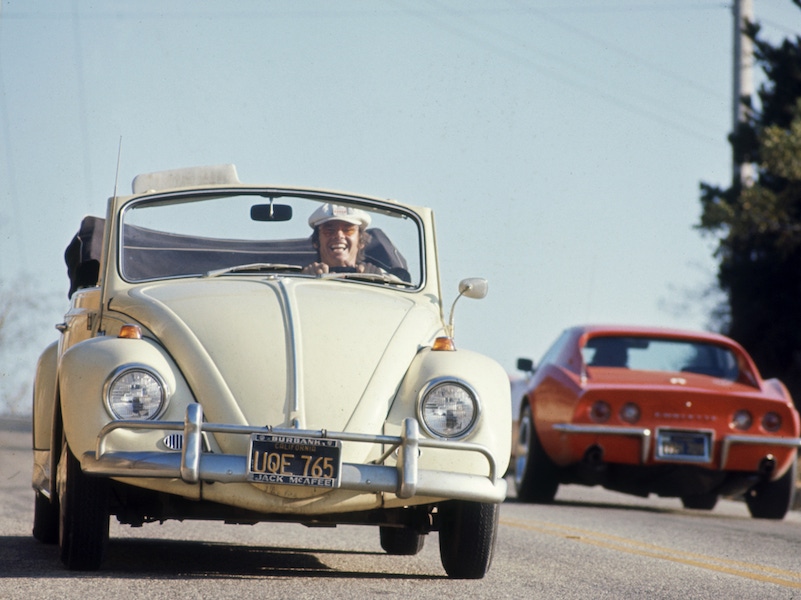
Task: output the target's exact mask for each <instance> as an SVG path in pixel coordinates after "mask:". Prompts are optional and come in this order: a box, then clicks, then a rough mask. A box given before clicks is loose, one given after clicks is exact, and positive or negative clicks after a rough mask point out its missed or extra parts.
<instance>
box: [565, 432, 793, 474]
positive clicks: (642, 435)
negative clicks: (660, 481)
mask: <svg viewBox="0 0 801 600" xmlns="http://www.w3.org/2000/svg"><path fill="white" fill-rule="evenodd" d="M553 429H554V431H558V432H560V433H565V434H592V435H604V436H621V437H633V438H639V440H640V462H641V463H642V464H645V463H646V462H647V461H648V457H649V456H650V455H651V447H652V445H653V444H652V441H651V440H652V439H654V432H653V431H652V430H651V429H649V428H647V427H625V426H615V425H579V424H573V423H557V424H555V425H553ZM668 429H674V428H668ZM738 445H752V446H756V445H764V446H775V447H777V448H801V438H797V437H795V438H793V437H778V436H769V435H726V436H724V437H723V439H722V441H721V452H720V470H721V471H725V470H726V467H727V466H728V462H729V451H730V450H731V448H733V447H735V446H738ZM653 454H654V455H655V454H656V449H654V452H653Z"/></svg>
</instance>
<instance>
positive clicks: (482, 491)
mask: <svg viewBox="0 0 801 600" xmlns="http://www.w3.org/2000/svg"><path fill="white" fill-rule="evenodd" d="M117 429H129V430H159V431H180V432H182V433H183V447H182V449H181V451H180V452H178V451H175V452H157V451H152V452H128V451H121V452H113V451H107V450H106V439H107V437H108V435H109V434H110V433H111V432H113V431H115V430H117ZM205 433H225V434H240V435H250V434H253V433H276V434H281V435H288V436H303V437H314V438H326V439H334V440H341V441H343V442H361V443H368V444H381V445H383V446H385V447H387V449H386V450H385V452H384V453H383V455H382V456H381V457H380V459H378V460H376V461H375V463H374V464H354V463H343V464H342V469H341V472H340V485H339V489H343V490H351V491H357V492H368V493H375V492H389V493H393V494H395V495H396V496H398V497H399V498H404V499H405V498H411V497H413V496H426V497H432V498H447V499H458V500H470V501H475V502H490V503H499V502H503V500H504V499H505V498H506V480H505V479H503V477H499V476H498V469H497V466H496V464H495V458H494V457H493V456H492V454H491V453H490V452H489V450H488V449H487V448H485V447H484V446H481V445H479V444H471V443H466V442H448V441H444V440H431V439H427V438H422V437H420V433H419V426H418V424H417V421H416V420H414V419H405V420H404V421H403V428H402V432H401V435H400V436H388V435H367V434H358V433H344V432H331V431H326V430H313V431H309V430H299V429H279V428H274V427H248V426H242V425H227V424H220V423H204V422H203V410H202V408H201V407H200V405H199V404H190V405H189V406H188V407H187V410H186V417H185V419H184V421H183V422H179V421H114V422H111V423H109V424H108V425H106V426H105V427H104V428H103V429H102V430H101V431H100V434H99V435H98V437H97V446H96V448H95V451H94V452H86V453H85V454H84V455H83V456H82V457H81V468H82V470H83V471H85V472H86V473H89V474H92V475H103V476H108V477H153V478H180V479H181V480H183V481H185V482H186V483H198V482H199V481H216V482H221V483H243V482H249V480H248V479H247V475H248V457H247V456H244V455H231V454H214V453H209V452H203V434H205ZM421 448H438V449H443V450H455V451H460V452H471V453H478V454H480V455H482V456H484V458H485V459H486V461H487V466H488V469H487V471H488V473H487V475H486V476H483V475H472V474H467V473H454V472H446V471H430V470H423V469H419V468H418V458H419V452H420V449H421ZM396 449H397V452H398V459H397V465H396V466H388V465H384V464H381V463H383V461H385V460H386V459H387V458H388V457H389V456H390V455H391V454H392V453H393V452H395V450H396Z"/></svg>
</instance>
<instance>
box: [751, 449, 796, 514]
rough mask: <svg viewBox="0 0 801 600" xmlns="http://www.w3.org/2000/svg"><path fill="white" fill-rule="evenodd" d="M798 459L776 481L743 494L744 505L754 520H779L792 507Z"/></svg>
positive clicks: (760, 484) (765, 483)
mask: <svg viewBox="0 0 801 600" xmlns="http://www.w3.org/2000/svg"><path fill="white" fill-rule="evenodd" d="M797 475H798V458H797V457H796V459H795V460H793V466H792V467H790V468H789V469H787V472H786V473H785V474H784V475H782V476H781V477H779V478H778V479H777V480H776V481H763V482H762V483H758V484H757V485H755V486H754V487H752V488H751V489H750V490H748V492H746V494H745V503H746V504H747V505H748V510H749V512H750V513H751V516H752V517H754V518H755V519H775V520H781V519H783V518H784V516H785V515H786V514H787V511H788V510H790V508H791V507H792V505H793V500H794V499H795V485H796V477H797Z"/></svg>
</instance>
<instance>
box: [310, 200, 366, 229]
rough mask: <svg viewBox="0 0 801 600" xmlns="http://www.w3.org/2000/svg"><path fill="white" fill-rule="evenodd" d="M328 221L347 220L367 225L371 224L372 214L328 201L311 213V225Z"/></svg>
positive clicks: (315, 225) (355, 223)
mask: <svg viewBox="0 0 801 600" xmlns="http://www.w3.org/2000/svg"><path fill="white" fill-rule="evenodd" d="M328 221H345V222H346V223H353V224H354V225H360V226H362V227H367V226H369V225H370V215H369V214H367V213H366V212H364V211H363V210H360V209H358V208H351V207H350V206H339V205H338V204H329V203H328V202H326V203H325V204H323V205H322V206H321V207H320V208H318V209H317V210H315V211H314V212H313V213H312V214H311V216H310V217H309V226H311V227H312V228H314V227H317V226H318V225H322V224H323V223H327V222H328Z"/></svg>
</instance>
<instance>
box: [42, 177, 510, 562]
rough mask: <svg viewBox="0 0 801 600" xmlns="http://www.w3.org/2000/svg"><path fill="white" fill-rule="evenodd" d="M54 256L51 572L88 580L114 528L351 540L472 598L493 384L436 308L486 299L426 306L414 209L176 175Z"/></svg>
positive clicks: (496, 477)
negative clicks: (469, 584) (114, 523)
mask: <svg viewBox="0 0 801 600" xmlns="http://www.w3.org/2000/svg"><path fill="white" fill-rule="evenodd" d="M312 234H314V236H313V235H312ZM334 238H335V239H334ZM332 239H333V241H332ZM354 249H355V250H356V251H358V254H359V255H358V260H357V261H356V262H355V263H354V264H350V265H339V266H337V265H336V264H333V263H332V264H330V265H326V266H325V267H323V266H322V265H323V264H324V261H325V259H326V256H327V255H332V254H333V255H335V256H339V258H343V257H344V256H345V254H347V252H349V251H352V250H354ZM65 257H66V259H67V263H68V271H69V274H70V278H71V282H72V288H71V290H70V295H71V305H70V309H69V311H68V312H67V314H66V317H65V320H64V322H63V323H61V324H59V325H58V326H57V328H58V329H59V330H60V332H61V338H60V340H59V341H58V342H54V343H53V344H52V345H50V346H49V347H48V348H47V349H46V350H45V351H44V352H43V354H42V356H41V357H40V359H39V363H38V366H37V373H36V381H35V388H34V407H33V413H34V427H33V449H34V472H33V487H34V490H35V516H34V527H33V533H34V537H36V538H37V539H38V540H40V541H42V542H45V543H56V542H58V544H59V548H60V556H61V560H62V561H63V562H64V564H65V565H66V566H67V567H68V568H70V569H80V570H91V569H97V568H99V567H100V566H101V563H102V560H103V557H104V549H105V546H106V544H107V541H108V535H109V517H110V516H112V515H113V516H115V517H116V518H117V520H118V521H119V522H121V523H123V524H130V525H132V526H139V525H142V524H143V523H149V522H161V521H164V520H167V519H180V520H183V519H204V520H219V521H225V522H231V523H257V522H261V521H282V522H287V521H289V522H296V523H300V524H303V525H307V526H316V525H322V526H330V525H336V524H363V525H372V526H376V527H377V528H378V532H377V534H378V535H379V536H380V542H381V546H382V548H383V549H384V550H385V551H386V552H387V553H389V554H396V555H412V554H416V553H417V552H419V551H420V549H421V548H422V547H423V542H424V540H425V536H426V535H427V534H428V533H430V532H438V537H439V548H440V556H441V559H442V565H443V567H444V569H445V572H446V573H447V574H448V576H449V577H452V578H481V577H483V576H484V574H485V573H486V571H487V569H488V568H489V566H490V562H491V558H492V552H493V547H494V545H495V537H496V530H497V526H498V525H497V524H498V507H499V504H500V503H501V502H502V501H503V500H504V498H505V496H506V483H505V481H504V479H503V474H504V472H505V470H506V467H507V463H508V457H509V454H510V431H509V430H510V427H509V424H510V422H511V414H510V412H511V410H510V397H509V383H508V379H507V376H506V373H505V372H504V370H503V369H502V368H501V366H500V365H498V364H497V363H496V362H494V361H492V360H490V359H488V358H487V357H484V356H482V355H479V354H476V353H474V352H470V351H468V350H464V349H458V348H457V347H456V344H455V343H454V340H453V314H452V313H453V309H454V307H455V305H456V302H455V300H456V299H458V298H459V297H461V296H467V297H471V298H480V297H483V295H484V294H485V293H486V289H487V288H486V281H485V280H483V279H477V278H476V279H465V280H463V281H462V282H461V284H460V286H459V290H458V293H457V291H456V290H454V291H453V293H452V297H451V299H452V300H453V305H452V306H451V307H450V309H449V310H447V309H448V307H447V306H446V307H445V309H444V308H443V300H442V294H441V290H440V281H439V273H438V268H437V253H436V243H435V236H434V228H433V216H432V213H431V211H430V210H429V209H426V208H418V207H412V206H406V205H402V204H399V203H396V202H394V201H389V200H381V199H377V198H368V197H364V196H356V195H350V194H343V193H338V192H331V191H323V190H311V189H301V188H285V187H270V186H255V185H245V184H242V183H240V182H239V180H238V177H237V174H236V169H235V168H234V167H233V165H222V166H217V167H211V168H196V169H180V170H177V171H167V172H162V173H151V174H147V175H140V176H138V177H137V178H136V179H135V180H134V183H133V195H130V196H124V197H120V196H115V197H113V198H111V199H110V200H109V205H108V212H107V215H106V217H105V219H100V218H92V217H87V218H86V219H84V222H83V224H82V226H81V230H80V231H79V233H78V235H76V237H75V239H74V240H73V242H72V243H71V244H70V246H69V248H68V249H67V253H66V255H65ZM446 312H449V314H448V315H446V314H445V313H446Z"/></svg>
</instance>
